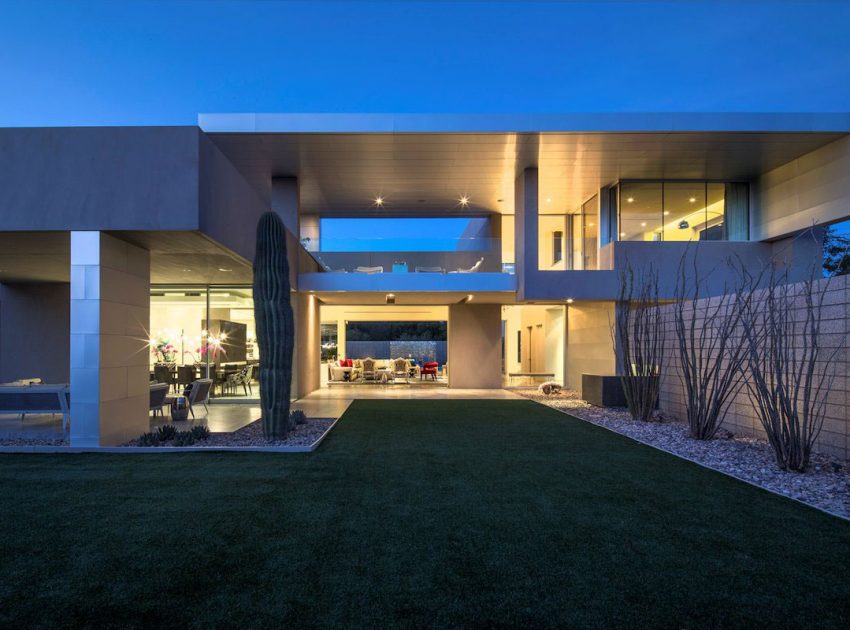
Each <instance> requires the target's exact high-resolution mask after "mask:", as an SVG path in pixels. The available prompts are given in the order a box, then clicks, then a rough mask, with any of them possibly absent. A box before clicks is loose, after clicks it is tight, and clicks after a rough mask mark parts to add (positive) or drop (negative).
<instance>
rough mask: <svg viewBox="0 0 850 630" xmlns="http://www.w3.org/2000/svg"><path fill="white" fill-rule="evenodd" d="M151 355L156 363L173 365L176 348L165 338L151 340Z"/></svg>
mask: <svg viewBox="0 0 850 630" xmlns="http://www.w3.org/2000/svg"><path fill="white" fill-rule="evenodd" d="M150 345H151V354H152V355H154V356H155V357H156V360H157V362H158V363H174V362H175V361H176V360H177V348H175V347H174V344H172V343H171V340H170V339H168V338H167V337H158V338H156V339H151V343H150Z"/></svg>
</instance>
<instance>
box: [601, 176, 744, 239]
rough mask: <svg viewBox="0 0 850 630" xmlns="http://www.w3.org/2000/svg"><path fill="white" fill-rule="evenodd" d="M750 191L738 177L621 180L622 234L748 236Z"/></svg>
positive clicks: (629, 236)
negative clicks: (722, 179)
mask: <svg viewBox="0 0 850 630" xmlns="http://www.w3.org/2000/svg"><path fill="white" fill-rule="evenodd" d="M748 191H749V189H748V186H747V184H746V183H737V182H706V181H666V182H643V181H641V182H622V183H621V184H620V195H619V213H618V214H619V216H618V232H619V234H618V236H619V240H621V241H662V240H663V241H717V240H747V238H748V236H749V229H748V226H749V192H748Z"/></svg>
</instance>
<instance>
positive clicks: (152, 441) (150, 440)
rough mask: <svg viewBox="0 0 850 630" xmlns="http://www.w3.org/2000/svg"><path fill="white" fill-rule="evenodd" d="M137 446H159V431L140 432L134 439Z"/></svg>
mask: <svg viewBox="0 0 850 630" xmlns="http://www.w3.org/2000/svg"><path fill="white" fill-rule="evenodd" d="M136 442H138V445H139V446H159V443H160V442H161V440H160V437H159V433H153V432H151V433H142V434H141V435H140V436H139V438H138V439H137V440H136Z"/></svg>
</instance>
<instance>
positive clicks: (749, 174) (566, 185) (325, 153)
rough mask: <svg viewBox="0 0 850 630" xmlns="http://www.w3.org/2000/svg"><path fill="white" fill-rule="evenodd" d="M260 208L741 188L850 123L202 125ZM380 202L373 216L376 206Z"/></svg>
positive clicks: (670, 120)
mask: <svg viewBox="0 0 850 630" xmlns="http://www.w3.org/2000/svg"><path fill="white" fill-rule="evenodd" d="M199 124H200V126H201V128H202V129H203V130H204V131H205V132H206V133H207V134H208V135H209V136H210V137H211V138H212V140H213V142H214V143H215V144H216V145H217V146H218V147H219V148H220V149H221V150H222V151H223V152H224V153H225V155H227V157H228V159H229V160H230V161H231V162H232V163H233V164H234V165H235V166H236V168H237V169H238V170H239V171H240V172H241V173H242V174H243V175H244V176H245V177H246V179H247V180H248V181H249V182H250V183H251V184H252V185H253V186H254V188H255V189H256V190H257V191H258V192H259V193H260V195H261V196H263V197H264V198H265V199H266V200H271V182H272V179H273V178H274V177H297V178H298V180H299V192H300V206H301V212H302V213H316V214H321V215H324V216H364V215H365V216H376V215H377V216H405V215H419V216H427V215H429V214H434V215H444V214H447V213H452V212H454V213H460V208H459V207H458V198H459V197H460V196H461V195H466V196H468V197H469V200H470V204H469V207H468V208H466V209H464V210H463V213H465V214H476V213H478V214H487V213H497V214H512V213H513V212H514V197H513V194H514V182H515V179H516V176H517V175H518V174H519V173H520V172H521V171H522V170H523V169H525V168H538V169H539V172H540V196H541V200H546V201H545V202H542V203H541V212H543V213H547V212H550V213H562V212H571V211H574V210H575V209H577V208H578V206H579V205H580V204H581V203H583V202H584V201H586V200H587V199H588V198H589V197H591V196H592V195H593V194H594V193H595V192H596V191H598V190H599V188H600V187H602V186H605V185H608V184H610V183H613V182H615V181H617V180H621V179H662V178H668V179H717V180H723V179H728V180H751V179H755V178H757V177H759V176H760V175H761V174H763V173H765V172H767V171H769V170H772V169H773V168H776V167H778V166H781V165H783V164H786V163H788V162H791V161H792V160H794V159H797V158H799V157H800V156H802V155H805V154H806V153H809V152H811V151H814V150H815V149H817V148H819V147H821V146H824V145H825V144H828V143H830V142H833V141H835V140H837V139H838V138H840V137H842V136H844V135H847V134H848V133H850V114H848V113H824V114H814V113H812V114H808V113H592V114H582V113H573V114H486V115H477V114H476V115H473V114H202V115H201V116H199ZM378 195H380V196H381V197H383V198H384V200H385V203H384V205H383V207H381V208H377V207H375V204H374V199H375V198H376V196H378Z"/></svg>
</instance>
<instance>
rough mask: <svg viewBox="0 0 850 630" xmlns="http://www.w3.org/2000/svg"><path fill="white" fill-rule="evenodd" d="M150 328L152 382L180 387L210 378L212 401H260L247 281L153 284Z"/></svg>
mask: <svg viewBox="0 0 850 630" xmlns="http://www.w3.org/2000/svg"><path fill="white" fill-rule="evenodd" d="M150 327H151V329H150V350H151V356H150V378H151V380H152V381H157V382H161V383H162V382H165V383H168V384H169V385H170V386H171V388H172V390H173V391H174V392H182V390H183V388H185V387H186V386H187V385H189V384H190V383H192V382H193V381H194V380H196V379H198V378H210V379H212V380H213V388H212V393H211V397H212V398H214V399H216V400H219V401H231V402H232V401H235V400H252V401H253V400H259V395H260V393H259V383H258V381H257V377H258V373H257V372H258V368H259V362H260V356H259V351H258V347H257V342H256V328H255V325H254V302H253V292H252V289H251V287H250V286H232V287H223V286H215V287H207V286H200V287H199V286H154V287H152V288H151V309H150Z"/></svg>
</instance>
